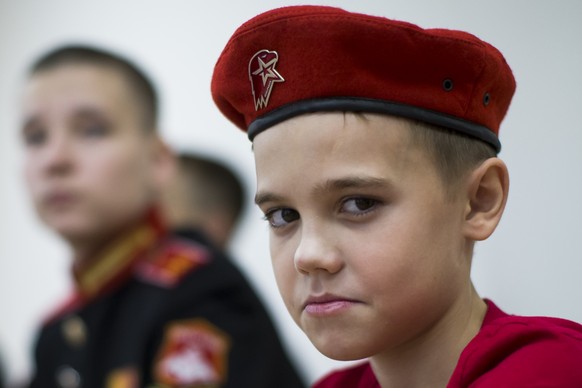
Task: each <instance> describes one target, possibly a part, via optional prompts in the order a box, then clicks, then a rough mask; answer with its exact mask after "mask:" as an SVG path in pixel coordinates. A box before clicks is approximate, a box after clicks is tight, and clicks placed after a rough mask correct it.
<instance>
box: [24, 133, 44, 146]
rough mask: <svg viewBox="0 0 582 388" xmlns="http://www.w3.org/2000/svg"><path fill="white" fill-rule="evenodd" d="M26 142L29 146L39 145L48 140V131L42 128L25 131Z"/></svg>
mask: <svg viewBox="0 0 582 388" xmlns="http://www.w3.org/2000/svg"><path fill="white" fill-rule="evenodd" d="M23 138H24V143H25V144H26V145H27V146H29V147H34V146H39V145H41V144H43V143H44V142H46V140H47V132H46V131H45V130H43V129H42V128H33V129H28V130H26V131H24V134H23Z"/></svg>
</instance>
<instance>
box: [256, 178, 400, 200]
mask: <svg viewBox="0 0 582 388" xmlns="http://www.w3.org/2000/svg"><path fill="white" fill-rule="evenodd" d="M389 185H390V183H389V182H388V181H387V180H386V179H381V178H376V177H371V176H347V177H343V178H338V179H329V180H327V181H326V182H324V183H322V184H320V185H317V186H316V187H315V189H314V190H313V191H314V192H315V193H320V192H326V191H333V190H342V189H351V188H379V187H387V186H389ZM283 199H284V198H283V197H282V196H280V195H277V194H275V193H270V192H258V193H257V194H256V195H255V203H256V204H257V205H261V204H263V203H265V202H271V201H272V202H280V201H282V200H283Z"/></svg>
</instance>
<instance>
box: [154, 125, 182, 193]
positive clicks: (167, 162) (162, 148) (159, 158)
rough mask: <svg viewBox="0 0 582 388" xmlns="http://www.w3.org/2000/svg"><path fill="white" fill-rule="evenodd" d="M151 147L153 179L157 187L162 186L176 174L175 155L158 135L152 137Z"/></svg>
mask: <svg viewBox="0 0 582 388" xmlns="http://www.w3.org/2000/svg"><path fill="white" fill-rule="evenodd" d="M152 147H153V151H152V169H153V171H152V172H153V179H154V182H155V184H156V186H157V187H158V188H163V187H165V186H166V185H167V184H169V182H170V180H171V179H172V177H173V176H174V175H175V174H176V169H177V160H176V155H175V154H174V152H173V151H172V150H171V149H170V147H169V146H168V145H167V144H166V143H165V142H164V141H163V140H162V139H161V138H160V137H159V136H155V137H154V138H153V139H152Z"/></svg>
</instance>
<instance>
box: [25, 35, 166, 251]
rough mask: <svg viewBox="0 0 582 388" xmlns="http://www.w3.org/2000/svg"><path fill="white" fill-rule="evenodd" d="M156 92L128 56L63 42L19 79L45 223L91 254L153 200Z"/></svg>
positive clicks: (31, 168)
mask: <svg viewBox="0 0 582 388" xmlns="http://www.w3.org/2000/svg"><path fill="white" fill-rule="evenodd" d="M157 111H158V102H157V97H156V91H155V89H154V87H153V85H152V84H151V83H150V81H148V79H147V78H146V76H145V75H144V74H143V73H142V72H141V71H140V70H139V69H138V68H137V67H135V66H134V65H132V64H131V63H130V62H128V61H127V60H125V59H123V58H121V57H118V56H116V55H115V54H112V53H108V52H105V51H101V50H99V49H95V48H90V47H81V46H69V47H63V48H59V49H56V50H54V51H52V52H50V53H48V54H46V55H44V56H43V57H42V58H40V59H39V60H38V61H37V62H36V63H35V64H34V65H33V66H32V68H31V70H30V74H29V78H28V81H27V84H26V87H25V93H24V98H23V111H22V126H21V133H22V139H23V142H24V145H25V148H26V153H25V177H26V182H27V185H28V189H29V192H30V195H31V197H32V200H33V203H34V205H35V208H36V210H37V212H38V214H39V216H40V218H41V219H42V221H44V223H45V224H46V225H47V226H48V227H49V228H51V229H53V230H54V231H55V232H57V233H58V234H59V235H61V236H62V237H63V238H64V239H65V240H67V241H68V242H69V243H70V244H71V245H72V247H73V250H74V251H75V253H76V256H79V255H80V256H83V255H84V254H88V253H90V252H91V250H92V249H93V248H95V247H98V246H100V245H101V244H102V243H103V242H104V241H107V240H108V239H109V238H110V237H111V236H112V235H114V234H115V233H116V232H118V231H119V230H120V229H122V228H123V227H124V226H125V225H127V224H128V223H131V222H132V220H134V219H136V218H138V217H139V216H140V215H141V214H142V213H144V212H145V211H146V209H148V208H149V207H150V206H152V205H153V203H154V202H155V201H156V198H157V196H158V195H159V191H160V187H161V186H162V185H163V182H164V176H165V175H166V173H165V171H167V170H168V169H167V166H168V165H169V163H168V161H169V160H170V158H169V152H168V149H167V147H166V146H165V145H164V144H163V143H162V142H161V140H160V139H159V137H158V134H157V131H156V126H157Z"/></svg>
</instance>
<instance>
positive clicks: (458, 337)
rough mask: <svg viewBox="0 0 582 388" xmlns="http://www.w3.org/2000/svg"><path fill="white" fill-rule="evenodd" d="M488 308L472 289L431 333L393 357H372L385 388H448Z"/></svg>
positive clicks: (383, 355) (387, 355) (403, 348)
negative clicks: (460, 358) (461, 357)
mask: <svg viewBox="0 0 582 388" xmlns="http://www.w3.org/2000/svg"><path fill="white" fill-rule="evenodd" d="M486 311H487V305H486V304H485V302H484V301H483V300H482V299H481V297H480V296H479V295H478V294H477V292H476V291H475V289H474V288H473V287H472V286H471V290H470V295H466V296H464V297H463V298H460V299H459V300H458V301H457V302H456V303H455V305H453V306H452V307H451V309H450V310H449V311H448V312H447V314H446V315H445V316H444V317H443V318H442V319H441V320H440V321H439V322H438V323H437V324H436V325H435V326H434V327H433V328H432V329H431V330H430V331H428V332H426V333H424V334H423V335H422V336H421V337H419V338H417V339H415V340H414V341H413V342H412V343H409V344H406V345H405V346H404V347H402V348H399V349H398V350H395V351H393V352H390V353H383V354H379V355H375V356H373V357H371V359H370V361H371V365H372V369H373V370H374V374H375V375H376V378H377V379H378V382H379V383H380V386H381V387H383V388H391V387H407V388H417V387H443V388H444V387H446V385H447V383H448V381H449V379H450V377H451V375H452V373H453V371H454V369H455V367H456V365H457V362H458V360H459V356H460V355H461V352H462V351H463V349H464V348H465V347H466V346H467V344H468V343H469V342H470V341H471V340H472V339H473V337H475V335H476V334H477V333H478V332H479V329H480V328H481V324H482V323H483V319H484V318H485V313H486Z"/></svg>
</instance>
